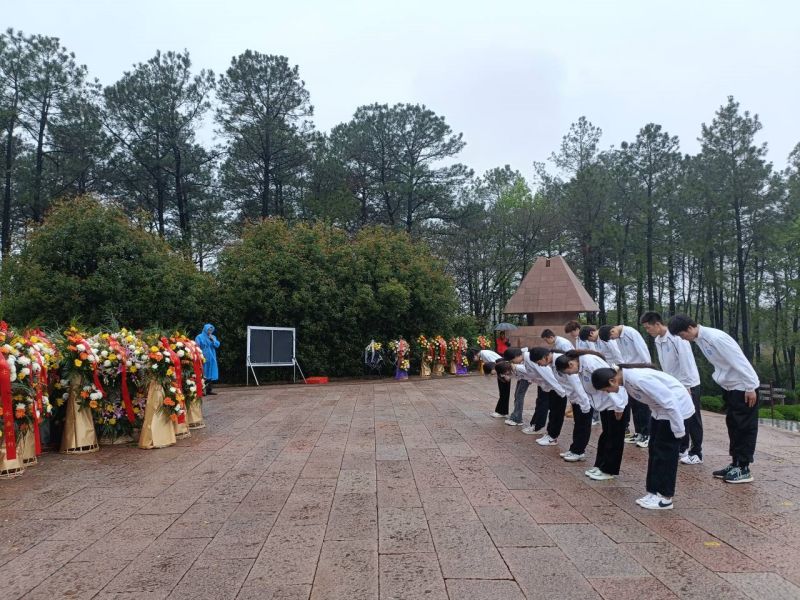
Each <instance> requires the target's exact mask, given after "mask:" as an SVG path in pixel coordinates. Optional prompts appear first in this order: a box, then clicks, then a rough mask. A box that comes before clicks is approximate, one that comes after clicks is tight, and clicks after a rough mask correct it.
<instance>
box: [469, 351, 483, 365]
mask: <svg viewBox="0 0 800 600" xmlns="http://www.w3.org/2000/svg"><path fill="white" fill-rule="evenodd" d="M480 352H481V351H480V350H478V349H477V348H470V349H468V350H467V360H468V361H469V362H473V361H475V360H477V359H478V355H479V354H480Z"/></svg>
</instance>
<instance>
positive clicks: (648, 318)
mask: <svg viewBox="0 0 800 600" xmlns="http://www.w3.org/2000/svg"><path fill="white" fill-rule="evenodd" d="M663 322H664V319H662V318H661V315H660V314H659V313H657V312H653V311H649V312H646V313H644V314H643V315H642V318H641V319H639V323H641V324H642V325H645V324H647V325H656V324H657V323H663Z"/></svg>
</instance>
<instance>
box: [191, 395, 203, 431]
mask: <svg viewBox="0 0 800 600" xmlns="http://www.w3.org/2000/svg"><path fill="white" fill-rule="evenodd" d="M186 420H187V421H188V423H189V429H202V428H203V427H205V426H206V422H205V421H204V420H203V403H202V401H201V400H195V401H194V402H190V403H189V406H188V408H187V410H186Z"/></svg>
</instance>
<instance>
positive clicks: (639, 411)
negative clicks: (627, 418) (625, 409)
mask: <svg viewBox="0 0 800 600" xmlns="http://www.w3.org/2000/svg"><path fill="white" fill-rule="evenodd" d="M629 404H630V407H631V412H632V413H633V428H634V429H635V430H636V433H638V434H639V435H644V436H648V435H650V407H649V406H647V404H644V403H643V402H639V401H638V400H637V399H636V398H630V397H629Z"/></svg>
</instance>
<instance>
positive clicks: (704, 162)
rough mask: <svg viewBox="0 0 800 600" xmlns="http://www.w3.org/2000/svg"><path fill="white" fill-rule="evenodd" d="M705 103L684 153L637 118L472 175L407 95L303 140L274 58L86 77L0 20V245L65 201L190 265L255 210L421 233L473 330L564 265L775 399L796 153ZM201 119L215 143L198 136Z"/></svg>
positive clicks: (305, 125)
mask: <svg viewBox="0 0 800 600" xmlns="http://www.w3.org/2000/svg"><path fill="white" fill-rule="evenodd" d="M720 100H721V102H722V104H721V106H719V107H718V108H717V109H716V110H715V111H714V110H713V107H709V115H708V116H709V121H708V123H703V124H700V125H699V127H698V138H699V140H700V142H701V148H700V151H699V153H697V154H695V155H688V154H684V153H682V152H681V150H680V141H679V140H678V138H677V137H675V136H672V135H670V134H669V133H668V132H667V131H664V130H663V128H662V127H661V126H660V125H658V124H656V123H646V124H643V125H641V126H639V125H637V124H631V139H630V140H629V141H626V142H622V143H620V144H617V145H614V146H608V145H605V144H604V143H601V136H602V131H601V129H600V127H598V126H597V125H595V124H593V123H592V122H591V121H589V119H587V118H586V117H580V118H578V119H577V120H576V121H575V122H574V123H573V124H572V125H571V126H570V128H569V131H567V132H566V134H565V135H564V137H563V140H562V142H561V145H560V147H558V148H556V149H555V150H554V152H553V154H552V156H551V159H550V161H549V162H548V163H547V164H540V163H534V164H532V167H531V170H530V172H529V173H526V174H523V173H521V172H519V171H515V170H512V169H511V168H509V167H508V166H499V167H497V168H494V169H491V170H489V171H487V172H486V173H484V174H482V175H478V174H475V173H474V172H473V171H472V170H471V169H470V168H469V166H468V165H464V164H461V163H459V162H458V156H459V153H460V151H461V150H462V149H463V148H464V146H465V144H466V143H467V142H466V140H464V139H463V138H462V135H461V134H460V133H457V132H454V131H452V129H451V128H450V126H449V125H448V124H447V121H446V118H445V116H444V115H440V114H436V113H435V112H434V111H432V110H431V109H430V108H427V107H426V106H424V105H422V104H394V105H389V104H377V103H376V104H371V105H368V106H360V107H354V112H353V116H352V118H351V119H350V120H349V121H347V122H345V123H341V124H339V125H337V126H336V127H334V128H333V129H331V130H330V131H329V132H321V131H319V130H317V129H316V128H315V126H314V121H313V116H314V109H313V105H312V98H311V97H310V94H309V92H308V90H307V89H306V87H305V83H304V82H303V80H302V79H301V74H300V69H299V67H298V66H297V65H293V64H292V63H291V61H290V60H289V58H287V57H285V56H277V55H271V54H262V53H260V52H257V51H253V50H246V51H244V52H243V53H242V54H240V55H239V56H236V57H234V58H233V59H232V60H231V63H230V66H229V68H228V69H227V70H226V71H225V72H224V73H212V72H211V71H209V70H207V69H202V68H198V67H196V66H195V65H193V64H192V62H191V60H190V56H189V53H188V52H186V51H184V52H173V51H168V52H161V51H158V52H156V53H155V56H153V57H152V58H150V59H149V60H146V61H145V62H142V63H139V64H137V65H135V66H133V68H132V69H131V70H130V71H126V72H124V73H122V74H121V75H120V77H119V79H118V80H117V81H116V82H102V83H100V82H97V81H96V80H94V79H93V78H92V77H91V74H90V71H89V69H88V68H87V67H85V66H83V65H81V64H80V57H76V56H74V54H72V53H71V52H70V51H69V49H67V48H64V47H63V46H62V45H61V43H60V41H59V39H58V38H55V37H49V36H44V35H26V34H23V33H22V32H19V31H14V30H11V29H9V30H8V31H6V32H5V33H4V34H2V35H0V126H1V127H2V138H1V140H2V160H0V171H2V175H3V179H2V197H3V208H2V232H1V233H2V236H1V240H0V241H1V242H2V254H3V257H4V258H5V257H6V256H8V255H9V254H10V253H16V252H18V251H19V250H20V249H21V248H23V247H24V245H25V243H26V239H27V238H28V234H29V232H30V231H31V230H32V228H34V227H36V225H37V224H38V223H41V222H42V221H43V220H44V219H45V217H46V215H47V213H48V208H49V207H50V206H51V204H52V203H53V202H55V201H57V200H60V199H65V198H67V199H68V198H72V197H77V196H82V195H93V196H95V197H98V198H100V199H101V200H102V201H104V202H109V203H114V204H116V205H118V206H120V207H122V208H123V210H124V211H125V212H126V214H127V215H128V216H129V217H130V218H131V219H132V220H133V221H134V222H135V223H137V224H138V225H139V226H140V227H142V228H144V229H146V230H148V231H152V232H154V233H156V234H158V235H159V236H161V237H162V238H164V239H165V240H167V241H168V242H169V244H170V245H171V246H172V247H173V248H175V249H176V250H178V251H179V252H182V253H183V254H184V255H185V256H186V257H187V258H190V259H191V260H192V261H193V262H194V263H195V264H196V266H197V268H198V269H199V270H201V271H211V272H213V271H214V270H215V267H216V257H217V256H218V253H219V252H220V250H221V249H222V248H223V247H225V246H226V245H229V244H232V243H235V242H237V240H239V239H240V236H241V233H242V230H243V227H244V226H245V224H246V223H248V222H253V221H258V220H261V219H263V218H267V217H278V218H283V219H285V220H287V221H288V222H298V221H304V222H311V223H326V224H330V225H333V226H336V227H339V228H341V229H343V230H344V231H345V232H347V233H348V234H351V235H352V234H355V233H356V232H357V231H359V230H360V229H362V228H365V227H367V226H370V227H371V226H375V225H379V226H385V227H387V228H395V229H402V230H405V231H407V232H408V233H409V234H410V235H411V236H412V237H414V238H415V239H418V240H424V241H425V242H427V243H428V245H429V246H430V247H431V248H432V250H433V252H434V253H435V254H436V255H438V256H439V257H440V258H442V259H443V261H444V264H445V265H447V269H448V271H449V274H450V275H451V276H452V277H453V279H454V280H455V284H456V287H457V291H458V294H459V298H460V301H461V306H462V310H463V312H464V313H465V314H469V315H471V316H472V317H474V319H475V320H476V322H477V323H478V325H479V326H482V327H488V326H490V325H491V323H492V322H495V321H496V320H498V319H500V318H501V317H502V315H501V314H500V312H501V311H502V309H503V306H504V305H505V302H506V301H507V300H508V298H509V297H510V296H511V294H512V293H513V292H514V290H515V289H516V286H517V285H518V284H519V281H520V279H521V277H522V276H524V274H525V272H526V271H527V270H528V269H529V268H530V266H531V265H532V263H533V261H534V260H535V257H536V256H539V255H543V254H562V255H564V256H565V257H566V258H567V259H568V260H569V262H570V264H571V266H572V267H573V268H574V269H575V271H576V273H577V274H578V276H579V277H580V278H581V280H582V281H583V283H584V285H585V287H586V289H587V290H588V291H589V293H590V294H591V295H592V297H593V298H595V300H596V301H597V302H598V304H599V306H600V313H599V314H598V315H596V317H595V318H596V320H598V321H599V322H600V323H606V322H614V323H616V322H625V323H629V324H635V323H636V322H637V321H638V315H640V314H641V313H642V312H643V311H645V310H653V309H655V310H661V311H663V312H664V313H665V314H666V315H670V314H674V313H676V312H686V313H689V314H690V315H692V316H693V317H695V318H696V319H698V320H699V321H700V322H701V323H705V324H708V325H711V326H715V327H719V328H722V329H725V330H727V331H728V332H730V333H731V334H732V335H733V336H734V337H736V339H737V340H738V341H739V343H740V344H741V345H742V347H743V348H744V351H745V353H746V354H747V355H748V356H749V357H751V358H752V359H753V360H754V361H755V362H756V363H757V364H758V366H759V370H760V372H761V373H768V374H769V375H770V376H771V379H773V380H775V381H776V382H778V383H780V384H782V385H785V386H786V387H790V388H792V389H794V388H795V387H797V381H796V373H795V368H796V362H797V356H796V350H797V345H798V335H799V334H798V330H799V329H800V295H799V291H800V290H799V289H798V288H799V286H800V220H798V216H799V215H800V144H798V146H797V147H795V149H794V151H793V152H792V153H791V154H790V156H789V157H788V159H787V158H786V157H777V159H776V160H777V163H778V164H777V166H776V165H773V164H772V162H770V161H769V159H768V152H767V145H766V144H765V143H760V142H759V141H757V138H758V135H759V130H760V129H761V127H762V124H761V121H760V119H759V117H758V115H757V114H755V113H752V112H750V111H749V110H745V109H744V108H743V107H740V105H739V104H738V103H737V102H736V101H735V99H734V98H733V97H729V98H727V99H726V98H721V99H720ZM532 118H535V116H534V117H532ZM542 118H544V117H542ZM209 123H213V127H214V130H215V132H216V134H217V135H216V137H217V139H218V140H219V144H218V145H214V146H211V145H208V144H203V143H201V142H200V141H198V131H199V130H200V129H202V128H203V127H205V128H208V126H209ZM775 125H777V126H786V125H787V124H773V126H775ZM500 162H502V160H501V161H500Z"/></svg>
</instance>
